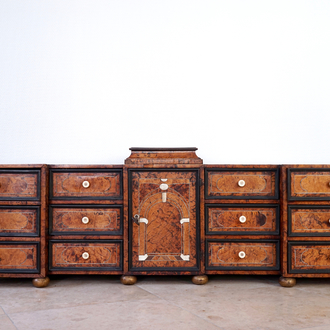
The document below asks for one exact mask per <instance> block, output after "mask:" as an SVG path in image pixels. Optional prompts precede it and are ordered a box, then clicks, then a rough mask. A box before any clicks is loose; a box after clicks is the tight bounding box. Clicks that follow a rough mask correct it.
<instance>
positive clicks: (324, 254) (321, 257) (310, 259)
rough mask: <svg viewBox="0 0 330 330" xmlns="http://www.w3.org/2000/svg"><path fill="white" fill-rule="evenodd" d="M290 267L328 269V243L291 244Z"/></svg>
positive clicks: (329, 249)
mask: <svg viewBox="0 0 330 330" xmlns="http://www.w3.org/2000/svg"><path fill="white" fill-rule="evenodd" d="M290 262H291V269H292V270H293V271H295V270H305V271H307V270H312V271H317V270H326V271H327V272H328V271H330V244H328V245H318V244H317V243H315V245H304V244H302V245H291V261H290Z"/></svg>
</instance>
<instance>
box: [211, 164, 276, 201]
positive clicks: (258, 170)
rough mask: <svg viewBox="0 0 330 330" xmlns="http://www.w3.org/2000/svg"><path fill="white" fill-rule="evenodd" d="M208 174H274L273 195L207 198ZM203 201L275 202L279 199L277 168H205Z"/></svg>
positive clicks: (229, 195)
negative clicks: (240, 200)
mask: <svg viewBox="0 0 330 330" xmlns="http://www.w3.org/2000/svg"><path fill="white" fill-rule="evenodd" d="M209 172H275V193H274V195H273V196H259V195H258V196H255V195H252V194H246V195H241V196H232V195H231V194H228V195H222V196H209V192H208V173H209ZM204 198H205V200H208V199H242V200H245V199H259V200H275V199H279V167H277V168H244V167H242V168H217V167H215V168H213V167H212V168H205V197H204Z"/></svg>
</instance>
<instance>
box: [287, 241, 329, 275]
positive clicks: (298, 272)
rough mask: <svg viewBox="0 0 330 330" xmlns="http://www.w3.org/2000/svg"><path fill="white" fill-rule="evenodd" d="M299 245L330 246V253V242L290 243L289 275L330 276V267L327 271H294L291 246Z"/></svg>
mask: <svg viewBox="0 0 330 330" xmlns="http://www.w3.org/2000/svg"><path fill="white" fill-rule="evenodd" d="M297 245H328V246H329V251H330V242H324V241H323V242H317V241H313V242H310V241H308V242H304V241H301V242H288V273H289V274H329V273H330V265H329V268H327V269H323V270H322V269H315V268H313V269H310V270H309V269H302V270H294V269H292V267H291V258H292V254H291V246H297Z"/></svg>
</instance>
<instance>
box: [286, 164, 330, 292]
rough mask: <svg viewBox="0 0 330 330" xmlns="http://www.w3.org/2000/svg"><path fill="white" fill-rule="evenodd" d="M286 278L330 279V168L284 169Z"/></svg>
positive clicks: (289, 282) (290, 280) (290, 281)
mask: <svg viewBox="0 0 330 330" xmlns="http://www.w3.org/2000/svg"><path fill="white" fill-rule="evenodd" d="M281 171H282V182H281V185H282V190H283V201H282V203H283V205H282V226H283V234H282V245H283V254H282V256H283V259H282V268H283V272H282V273H283V276H282V278H281V279H280V284H281V285H283V286H294V285H295V283H296V279H295V278H296V277H330V166H328V165H327V166H322V165H286V166H283V167H282V169H281Z"/></svg>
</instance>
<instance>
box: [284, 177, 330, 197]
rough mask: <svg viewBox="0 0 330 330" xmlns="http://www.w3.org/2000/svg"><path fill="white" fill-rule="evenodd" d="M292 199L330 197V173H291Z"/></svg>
mask: <svg viewBox="0 0 330 330" xmlns="http://www.w3.org/2000/svg"><path fill="white" fill-rule="evenodd" d="M290 178H291V197H302V198H306V197H308V198H313V197H314V198H317V197H330V172H329V171H315V172H313V171H306V172H301V171H299V172H298V171H297V172H295V171H291V175H290Z"/></svg>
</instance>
